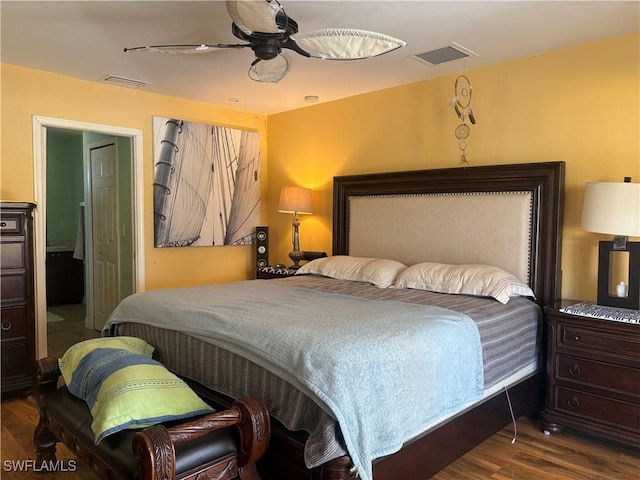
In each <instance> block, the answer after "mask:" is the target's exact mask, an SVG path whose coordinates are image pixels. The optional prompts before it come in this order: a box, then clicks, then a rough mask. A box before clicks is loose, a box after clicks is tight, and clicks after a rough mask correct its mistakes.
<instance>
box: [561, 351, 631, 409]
mask: <svg viewBox="0 0 640 480" xmlns="http://www.w3.org/2000/svg"><path fill="white" fill-rule="evenodd" d="M557 361H558V369H557V373H556V378H558V379H561V380H565V381H570V382H575V383H580V384H582V385H592V386H595V387H600V388H604V389H607V390H611V391H614V392H618V393H626V394H631V395H636V396H638V398H639V399H640V370H638V369H637V368H631V367H625V366H620V365H612V364H609V363H603V362H596V361H591V360H585V359H583V358H575V357H570V356H567V355H558V359H557Z"/></svg>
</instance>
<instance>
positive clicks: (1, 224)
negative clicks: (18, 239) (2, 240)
mask: <svg viewBox="0 0 640 480" xmlns="http://www.w3.org/2000/svg"><path fill="white" fill-rule="evenodd" d="M21 220H22V218H21V217H19V216H15V217H14V216H10V215H7V216H4V215H3V216H2V218H0V235H7V234H10V233H12V234H17V235H21V234H22V233H24V232H23V230H22V221H21Z"/></svg>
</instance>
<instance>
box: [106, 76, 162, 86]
mask: <svg viewBox="0 0 640 480" xmlns="http://www.w3.org/2000/svg"><path fill="white" fill-rule="evenodd" d="M101 81H102V82H104V83H110V84H111V85H119V86H121V87H130V88H141V87H144V86H146V85H151V84H150V83H149V82H143V81H142V80H134V79H133V78H125V77H119V76H117V75H107V76H106V77H104V78H102V79H101Z"/></svg>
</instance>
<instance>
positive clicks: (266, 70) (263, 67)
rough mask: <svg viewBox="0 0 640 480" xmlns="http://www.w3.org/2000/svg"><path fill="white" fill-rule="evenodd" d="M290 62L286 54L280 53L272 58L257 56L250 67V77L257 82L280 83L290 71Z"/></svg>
mask: <svg viewBox="0 0 640 480" xmlns="http://www.w3.org/2000/svg"><path fill="white" fill-rule="evenodd" d="M289 69H290V63H289V60H288V59H287V57H286V55H284V54H282V55H278V56H277V57H275V58H273V59H271V60H261V59H259V58H257V59H256V60H255V61H254V62H253V63H252V64H251V67H250V68H249V78H250V79H251V80H254V81H256V82H264V83H278V82H279V81H280V80H282V79H283V78H284V76H285V75H286V74H287V73H289Z"/></svg>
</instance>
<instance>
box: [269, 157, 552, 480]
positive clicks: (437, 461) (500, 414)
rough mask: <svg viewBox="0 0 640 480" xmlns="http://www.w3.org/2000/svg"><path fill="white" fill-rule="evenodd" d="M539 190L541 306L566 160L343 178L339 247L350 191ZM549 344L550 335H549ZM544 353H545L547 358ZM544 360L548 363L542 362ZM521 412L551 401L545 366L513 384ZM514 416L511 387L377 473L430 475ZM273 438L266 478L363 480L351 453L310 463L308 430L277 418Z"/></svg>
mask: <svg viewBox="0 0 640 480" xmlns="http://www.w3.org/2000/svg"><path fill="white" fill-rule="evenodd" d="M496 191H499V192H522V191H525V192H531V194H532V198H533V216H532V222H533V229H532V235H531V252H532V255H531V260H530V266H529V271H530V282H529V283H530V286H531V288H532V289H533V291H534V292H535V294H536V298H537V300H536V301H537V302H538V304H539V305H540V306H544V305H548V304H550V303H552V302H553V301H555V300H557V299H559V298H560V287H561V269H560V260H561V258H560V257H561V242H562V213H563V193H564V162H544V163H529V164H514V165H495V166H480V167H466V168H464V167H459V168H448V169H435V170H420V171H408V172H396V173H379V174H367V175H351V176H341V177H335V179H334V185H333V202H334V203H333V254H334V255H338V254H347V253H348V252H349V244H348V225H349V208H348V207H349V197H351V196H358V195H385V194H387V195H391V194H416V193H467V192H496ZM543 344H544V342H543ZM542 358H544V356H543V357H542ZM542 364H543V362H541V365H542ZM509 398H510V400H511V404H512V406H513V413H514V416H515V418H518V417H520V416H522V415H533V416H535V415H538V414H539V412H540V410H541V408H542V407H543V400H544V372H539V373H537V374H535V375H533V376H530V377H529V378H527V379H525V380H523V381H521V382H520V383H518V384H517V385H515V386H513V387H511V388H509ZM510 422H511V413H510V409H509V404H508V402H507V399H506V395H505V394H504V392H501V393H497V394H495V395H494V396H492V397H489V398H488V399H486V400H485V401H484V402H483V403H481V404H480V405H478V406H476V407H474V408H472V409H470V410H467V411H465V412H464V413H462V414H460V415H458V416H455V417H453V418H452V419H450V420H449V421H447V422H446V423H445V424H444V425H442V426H440V427H438V428H436V429H434V430H432V431H430V432H428V433H427V434H424V435H423V436H421V437H419V438H417V439H415V440H413V441H412V442H411V443H408V444H407V445H405V446H404V447H403V448H402V450H400V451H399V452H397V453H395V454H393V455H390V456H387V457H384V458H381V459H378V460H376V461H375V462H374V465H373V476H374V480H399V479H402V480H412V479H415V480H424V479H425V478H429V477H430V476H432V475H434V474H435V473H436V472H438V471H439V470H441V469H442V468H444V467H445V466H447V465H448V464H449V463H451V462H453V461H454V460H456V459H457V458H459V457H460V456H462V455H464V454H465V453H466V452H468V451H469V450H471V449H472V448H473V447H475V446H476V445H478V444H479V443H481V442H482V441H484V440H485V439H487V438H488V437H490V436H491V435H493V434H494V433H496V432H498V431H499V430H501V429H502V428H504V427H505V426H506V425H508V424H509V423H510ZM272 428H273V433H272V437H271V444H270V448H269V451H268V452H267V454H266V456H265V457H264V458H263V460H262V461H261V462H260V465H259V468H260V471H261V474H262V477H263V479H265V480H303V479H304V480H356V479H358V477H357V475H356V474H355V473H353V472H352V464H351V461H350V459H349V457H347V456H345V457H341V458H337V459H335V460H332V461H330V462H327V463H326V464H324V465H322V466H320V467H317V468H314V469H311V470H309V469H307V468H306V467H305V464H304V458H303V451H304V442H305V439H306V437H307V436H306V434H305V433H302V432H290V431H288V430H286V429H284V428H283V427H282V426H281V425H279V423H278V422H277V421H273V420H272Z"/></svg>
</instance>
